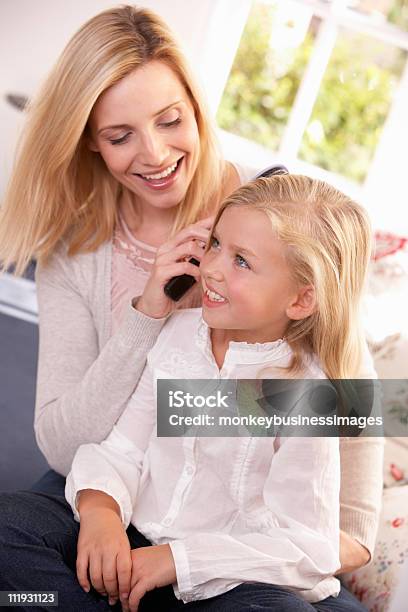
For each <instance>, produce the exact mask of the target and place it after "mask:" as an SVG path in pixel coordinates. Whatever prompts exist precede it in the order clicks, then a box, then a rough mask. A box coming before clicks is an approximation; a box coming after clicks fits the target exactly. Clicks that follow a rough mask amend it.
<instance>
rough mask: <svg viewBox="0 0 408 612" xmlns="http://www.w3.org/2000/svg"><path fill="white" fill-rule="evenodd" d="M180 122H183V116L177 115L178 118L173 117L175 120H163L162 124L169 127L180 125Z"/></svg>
mask: <svg viewBox="0 0 408 612" xmlns="http://www.w3.org/2000/svg"><path fill="white" fill-rule="evenodd" d="M179 123H181V117H177V119H173V121H162V122H161V123H160V125H161V126H162V127H165V128H168V127H174V126H176V125H178V124H179Z"/></svg>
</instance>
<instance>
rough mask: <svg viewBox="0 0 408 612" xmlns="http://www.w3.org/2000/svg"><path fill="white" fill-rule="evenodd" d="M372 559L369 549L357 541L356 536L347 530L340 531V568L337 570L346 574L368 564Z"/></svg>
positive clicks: (338, 572)
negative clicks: (350, 534)
mask: <svg viewBox="0 0 408 612" xmlns="http://www.w3.org/2000/svg"><path fill="white" fill-rule="evenodd" d="M369 560H370V553H369V552H368V550H367V549H366V548H365V547H364V546H363V545H362V544H360V542H357V540H355V539H354V538H352V537H351V536H349V535H348V533H346V532H345V531H340V564H341V566H340V568H339V569H338V570H337V572H336V576H337V575H339V574H346V573H347V572H353V571H354V570H356V569H359V568H360V567H363V566H364V565H366V564H367V563H368V562H369Z"/></svg>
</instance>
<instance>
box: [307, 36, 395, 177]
mask: <svg viewBox="0 0 408 612" xmlns="http://www.w3.org/2000/svg"><path fill="white" fill-rule="evenodd" d="M405 61H406V53H405V52H404V51H402V50H400V49H398V48H396V47H393V46H391V45H387V44H384V43H382V42H378V41H376V40H374V39H373V38H370V37H368V36H365V35H362V34H356V33H352V32H350V31H348V30H340V32H339V36H338V40H337V43H336V46H335V48H334V50H333V54H332V57H331V59H330V62H329V65H328V67H327V70H326V73H325V76H324V79H323V82H322V85H321V88H320V91H319V96H318V98H317V101H316V104H315V106H314V109H313V113H312V117H311V119H310V121H309V124H308V127H307V129H306V132H305V134H304V135H303V140H302V144H301V148H300V151H299V157H300V158H301V159H303V160H305V161H307V162H310V163H312V164H315V165H317V166H320V167H322V168H324V169H327V170H329V171H331V172H336V173H339V174H342V175H344V176H347V177H349V178H351V179H354V180H356V181H358V182H362V181H363V180H364V178H365V176H366V173H367V170H368V166H369V163H370V160H371V158H372V156H373V154H374V151H375V147H376V145H377V143H378V140H379V137H380V134H381V130H382V128H383V126H384V123H385V120H386V117H387V114H388V111H389V108H390V105H391V101H392V95H393V93H394V91H395V89H396V86H397V84H398V81H399V78H400V76H401V73H402V70H403V67H404V64H405Z"/></svg>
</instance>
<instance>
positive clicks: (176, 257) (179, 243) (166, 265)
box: [135, 217, 214, 319]
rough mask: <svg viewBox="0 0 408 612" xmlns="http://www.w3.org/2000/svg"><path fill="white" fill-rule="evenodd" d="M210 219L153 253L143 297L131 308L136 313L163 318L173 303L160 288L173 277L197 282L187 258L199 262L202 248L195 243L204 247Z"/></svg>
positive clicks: (198, 272)
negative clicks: (192, 277) (181, 276)
mask: <svg viewBox="0 0 408 612" xmlns="http://www.w3.org/2000/svg"><path fill="white" fill-rule="evenodd" d="M213 221H214V217H207V218H206V219H202V220H201V221H198V222H197V223H194V224H193V225H189V226H188V227H185V228H184V229H183V230H181V231H180V232H179V233H178V234H176V236H174V237H173V238H172V239H171V240H168V241H167V242H165V243H164V244H162V246H161V247H159V249H158V250H157V254H156V259H155V262H154V264H153V269H152V272H151V275H150V278H149V280H148V281H147V283H146V287H145V289H144V292H143V295H142V296H141V297H140V298H139V299H138V300H137V303H136V304H135V307H136V308H137V310H140V312H143V313H144V314H146V315H148V316H149V317H152V318H154V319H161V318H162V317H166V316H167V315H168V314H170V313H171V312H172V311H173V310H175V308H176V303H175V302H173V300H171V299H170V298H168V297H167V296H166V294H165V293H164V286H165V284H166V283H167V281H169V280H170V279H171V278H173V276H180V275H181V274H190V275H191V276H194V278H195V279H196V280H197V281H198V280H199V279H200V271H199V268H198V266H195V265H194V264H192V263H190V262H189V261H188V260H189V259H190V258H191V257H194V258H195V259H198V261H201V258H202V256H203V252H204V250H203V247H202V246H200V245H199V244H198V242H201V243H206V242H207V239H208V236H209V230H210V229H211V227H212V224H213Z"/></svg>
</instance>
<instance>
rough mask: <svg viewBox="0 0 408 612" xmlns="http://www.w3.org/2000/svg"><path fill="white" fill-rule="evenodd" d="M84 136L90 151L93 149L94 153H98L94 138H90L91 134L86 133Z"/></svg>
mask: <svg viewBox="0 0 408 612" xmlns="http://www.w3.org/2000/svg"><path fill="white" fill-rule="evenodd" d="M85 138H86V140H85V142H86V144H87V147H88V149H89V150H90V151H94V153H99V147H98V145H97V144H96V142H95V141H94V139H93V138H92V136H90V135H88V136H86V137H85Z"/></svg>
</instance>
